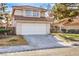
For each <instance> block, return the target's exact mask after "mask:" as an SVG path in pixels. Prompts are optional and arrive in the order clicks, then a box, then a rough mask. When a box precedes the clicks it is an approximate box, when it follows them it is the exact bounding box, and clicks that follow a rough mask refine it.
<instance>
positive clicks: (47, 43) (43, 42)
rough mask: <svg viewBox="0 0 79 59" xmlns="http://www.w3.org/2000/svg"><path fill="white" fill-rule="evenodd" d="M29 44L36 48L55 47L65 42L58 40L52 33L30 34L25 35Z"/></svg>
mask: <svg viewBox="0 0 79 59" xmlns="http://www.w3.org/2000/svg"><path fill="white" fill-rule="evenodd" d="M23 37H24V38H25V39H26V40H27V41H28V42H29V45H30V46H32V47H35V48H38V49H39V48H53V47H63V46H64V44H63V42H61V41H59V40H57V39H56V38H55V37H54V36H52V35H28V36H23Z"/></svg>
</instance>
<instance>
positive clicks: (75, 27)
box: [62, 26, 79, 29]
mask: <svg viewBox="0 0 79 59" xmlns="http://www.w3.org/2000/svg"><path fill="white" fill-rule="evenodd" d="M62 28H64V29H79V26H64V27H62Z"/></svg>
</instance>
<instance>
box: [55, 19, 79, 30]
mask: <svg viewBox="0 0 79 59" xmlns="http://www.w3.org/2000/svg"><path fill="white" fill-rule="evenodd" d="M55 25H56V26H57V27H59V30H60V31H61V30H62V29H66V30H79V19H76V18H75V19H71V20H70V19H69V18H65V19H63V20H60V21H58V22H55Z"/></svg>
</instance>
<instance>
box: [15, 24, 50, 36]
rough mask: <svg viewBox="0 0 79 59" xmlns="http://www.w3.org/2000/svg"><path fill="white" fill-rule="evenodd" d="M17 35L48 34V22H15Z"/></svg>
mask: <svg viewBox="0 0 79 59" xmlns="http://www.w3.org/2000/svg"><path fill="white" fill-rule="evenodd" d="M16 34H17V35H46V34H50V24H49V23H17V26H16Z"/></svg>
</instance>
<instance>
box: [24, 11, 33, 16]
mask: <svg viewBox="0 0 79 59" xmlns="http://www.w3.org/2000/svg"><path fill="white" fill-rule="evenodd" d="M25 14H26V16H32V14H33V13H32V11H30V10H26V11H25Z"/></svg>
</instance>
